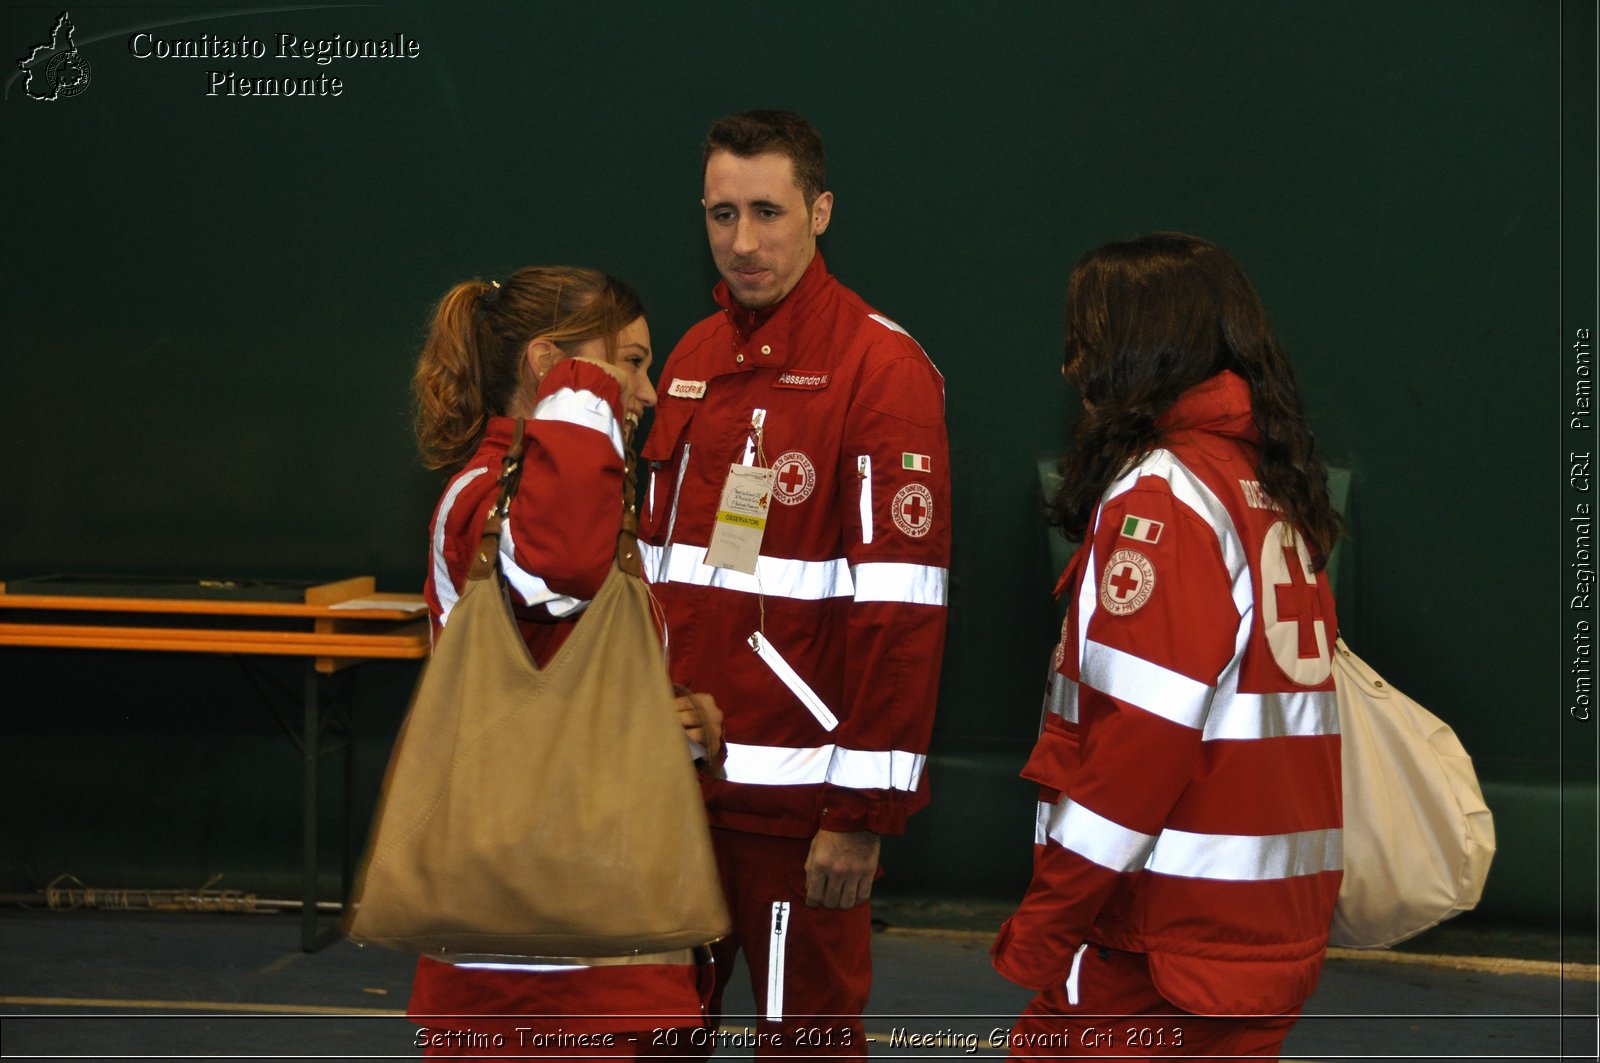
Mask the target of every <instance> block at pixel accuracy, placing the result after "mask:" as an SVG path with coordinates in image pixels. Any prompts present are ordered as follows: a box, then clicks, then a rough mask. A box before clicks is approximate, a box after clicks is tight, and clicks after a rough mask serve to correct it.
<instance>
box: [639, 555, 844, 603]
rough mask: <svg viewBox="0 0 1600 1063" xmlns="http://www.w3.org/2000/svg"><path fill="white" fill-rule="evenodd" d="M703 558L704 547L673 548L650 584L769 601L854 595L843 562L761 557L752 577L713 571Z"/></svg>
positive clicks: (724, 569) (729, 570)
mask: <svg viewBox="0 0 1600 1063" xmlns="http://www.w3.org/2000/svg"><path fill="white" fill-rule="evenodd" d="M705 557H706V548H705V547H703V546H688V545H686V544H683V543H679V544H677V545H675V546H672V547H671V548H670V549H668V550H667V551H666V552H665V556H664V557H663V558H661V560H660V561H659V562H658V566H659V569H660V571H659V572H658V573H657V576H656V578H655V579H654V580H653V582H656V583H688V584H692V585H694V586H699V587H720V588H722V589H724V590H730V591H740V592H742V593H745V594H764V595H766V596H767V597H768V598H796V599H800V600H803V601H817V600H820V599H823V598H848V597H850V596H851V595H853V594H854V593H855V584H854V582H853V581H852V580H851V578H850V564H849V562H847V561H845V560H844V559H843V558H838V559H835V560H832V561H796V560H793V559H790V558H786V557H761V558H757V560H756V573H755V575H753V576H752V575H749V574H747V573H744V572H735V571H733V570H732V569H728V568H712V567H711V566H710V565H707V564H705Z"/></svg>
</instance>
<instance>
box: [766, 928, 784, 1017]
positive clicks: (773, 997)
mask: <svg viewBox="0 0 1600 1063" xmlns="http://www.w3.org/2000/svg"><path fill="white" fill-rule="evenodd" d="M788 938H789V902H788V901H773V902H772V938H771V940H769V941H768V942H767V1021H768V1022H782V1021H783V959H784V956H783V953H784V946H785V945H786V944H787V942H788Z"/></svg>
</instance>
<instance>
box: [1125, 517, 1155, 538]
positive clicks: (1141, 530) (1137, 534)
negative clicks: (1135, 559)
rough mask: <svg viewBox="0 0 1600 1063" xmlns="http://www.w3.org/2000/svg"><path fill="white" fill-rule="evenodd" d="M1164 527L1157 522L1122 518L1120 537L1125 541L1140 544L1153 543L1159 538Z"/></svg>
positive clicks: (1140, 518)
mask: <svg viewBox="0 0 1600 1063" xmlns="http://www.w3.org/2000/svg"><path fill="white" fill-rule="evenodd" d="M1164 526H1165V525H1163V524H1162V523H1161V522H1160V521H1159V520H1145V519H1144V518H1143V517H1124V518H1123V521H1122V535H1123V538H1125V539H1137V540H1138V541H1139V542H1141V543H1154V542H1157V541H1158V540H1159V539H1160V538H1161V529H1162V528H1163V527H1164Z"/></svg>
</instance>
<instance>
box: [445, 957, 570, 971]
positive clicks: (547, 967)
mask: <svg viewBox="0 0 1600 1063" xmlns="http://www.w3.org/2000/svg"><path fill="white" fill-rule="evenodd" d="M445 962H446V963H449V962H450V961H448V960H446V961H445ZM454 966H456V967H460V968H463V969H466V970H472V971H587V970H588V969H589V968H588V966H587V965H586V964H582V963H458V964H454Z"/></svg>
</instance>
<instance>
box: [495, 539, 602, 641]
mask: <svg viewBox="0 0 1600 1063" xmlns="http://www.w3.org/2000/svg"><path fill="white" fill-rule="evenodd" d="M516 551H517V547H516V543H515V542H514V541H513V540H512V537H511V522H510V521H507V522H506V523H505V525H504V526H502V527H501V529H500V571H501V572H503V573H505V577H506V582H507V583H508V584H510V585H511V589H512V590H514V591H516V592H517V596H518V597H520V598H521V599H522V600H523V601H524V602H526V603H527V604H528V605H542V606H544V607H545V609H547V610H548V611H549V613H550V615H551V616H558V617H559V616H573V615H575V614H577V613H581V612H583V610H584V609H586V608H587V607H588V605H589V599H587V598H571V597H568V596H567V595H565V594H557V593H556V592H555V591H553V590H551V589H550V585H549V584H548V583H546V582H545V581H544V580H542V579H540V578H539V577H538V576H535V575H534V574H533V573H531V572H528V571H526V570H525V569H522V568H520V567H518V565H517V561H516V557H517V553H516Z"/></svg>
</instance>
